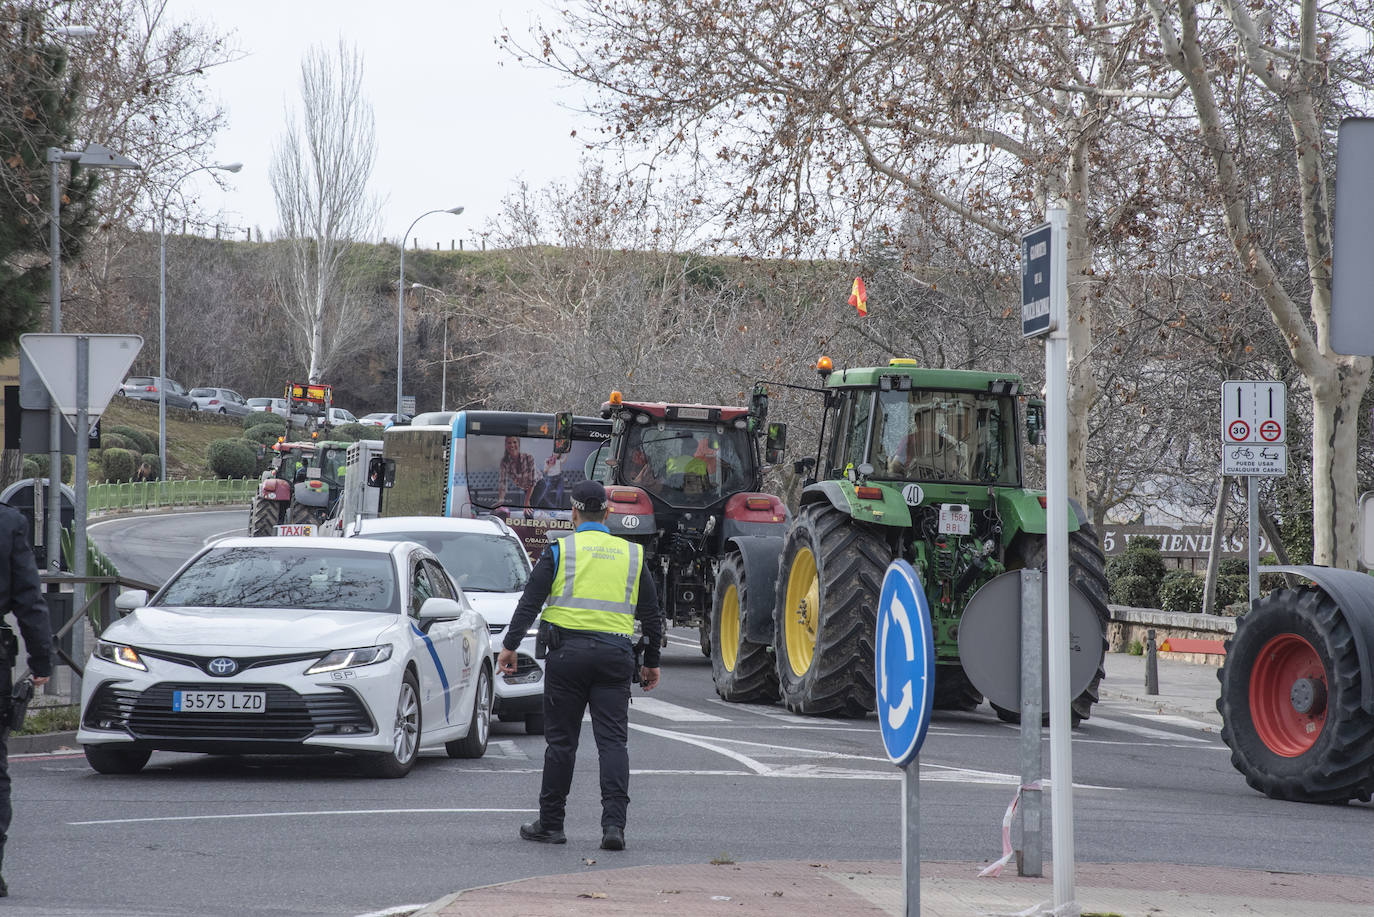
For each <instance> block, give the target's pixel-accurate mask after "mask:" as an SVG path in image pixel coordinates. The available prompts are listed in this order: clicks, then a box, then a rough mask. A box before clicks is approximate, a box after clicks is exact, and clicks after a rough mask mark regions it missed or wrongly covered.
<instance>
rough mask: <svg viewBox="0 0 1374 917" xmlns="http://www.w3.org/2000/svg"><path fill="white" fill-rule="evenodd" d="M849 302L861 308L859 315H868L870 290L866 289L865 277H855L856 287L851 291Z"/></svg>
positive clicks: (862, 316)
mask: <svg viewBox="0 0 1374 917" xmlns="http://www.w3.org/2000/svg"><path fill="white" fill-rule="evenodd" d="M849 304H850V305H851V306H853V307H854V308H855V309H858V310H859V317H860V318H866V317H867V316H868V290H866V289H864V279H863V278H862V277H855V278H854V289H852V290H850V291H849Z"/></svg>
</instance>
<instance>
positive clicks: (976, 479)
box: [869, 389, 1020, 485]
mask: <svg viewBox="0 0 1374 917" xmlns="http://www.w3.org/2000/svg"><path fill="white" fill-rule="evenodd" d="M869 461H870V462H871V463H872V465H873V469H874V475H873V476H874V477H875V478H883V479H887V480H900V481H953V482H959V483H978V484H1011V485H1017V484H1019V483H1020V480H1019V477H1020V476H1019V466H1018V462H1017V456H1016V411H1015V405H1014V404H1013V402H1012V399H1011V397H1010V396H1007V395H992V394H988V393H986V392H958V391H933V390H930V389H913V390H911V391H905V392H904V391H897V390H893V391H887V392H879V394H878V410H877V417H876V418H875V419H874V427H873V440H872V445H871V447H870V459H869Z"/></svg>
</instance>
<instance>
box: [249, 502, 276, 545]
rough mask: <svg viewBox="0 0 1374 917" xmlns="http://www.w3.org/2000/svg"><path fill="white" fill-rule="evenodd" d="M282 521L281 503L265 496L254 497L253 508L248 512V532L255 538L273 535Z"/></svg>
mask: <svg viewBox="0 0 1374 917" xmlns="http://www.w3.org/2000/svg"><path fill="white" fill-rule="evenodd" d="M280 522H281V505H280V504H279V503H278V502H277V501H276V500H267V499H264V498H263V497H260V496H259V497H254V498H253V508H252V509H251V510H250V511H249V513H248V534H249V535H251V536H253V537H254V538H261V537H263V536H266V535H271V534H273V533H274V532H275V531H276V528H277V525H278V523H280Z"/></svg>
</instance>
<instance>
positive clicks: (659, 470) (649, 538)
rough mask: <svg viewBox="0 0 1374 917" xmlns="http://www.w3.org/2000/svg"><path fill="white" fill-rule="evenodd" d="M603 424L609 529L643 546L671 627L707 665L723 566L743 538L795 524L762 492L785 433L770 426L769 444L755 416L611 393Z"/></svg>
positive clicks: (736, 410)
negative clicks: (688, 638)
mask: <svg viewBox="0 0 1374 917" xmlns="http://www.w3.org/2000/svg"><path fill="white" fill-rule="evenodd" d="M601 416H602V417H605V418H607V419H609V420H611V421H612V426H611V441H610V443H609V444H608V445H607V446H605V447H603V450H602V452H601V453H599V455H598V457H599V458H603V459H604V462H605V471H601V472H599V474H598V476H599V477H600V478H601V479H602V480H603V481H605V483H606V485H607V496H608V508H609V510H610V512H609V513H608V515H607V517H606V525H607V527H608V528H609V529H610V530H611V532H612V533H614V534H616V535H620V536H622V537H624V538H628V539H629V540H631V541H634V542H637V543H639V544H642V545H643V546H644V548H645V552H646V553H645V559H646V562H647V563H648V564H649V567H650V570H651V571H652V573H653V575H654V580H655V585H657V586H658V591H659V598H660V601H661V602H662V603H663V609H664V612H665V616H666V617H667V619H668V623H670V624H673V625H676V626H679V627H696V628H698V630H699V632H700V634H701V651H702V653H703V654H705V655H707V656H711V655H712V639H711V631H712V627H711V602H712V589H713V587H714V585H715V582H716V566H717V564H719V563H721V562H722V560H727V561H729V562H733V560H732V559H733V558H737V557H738V554H739V551H738V548H737V546H736V542H737V540H738V539H741V538H748V537H751V536H757V535H763V534H772V535H773V537H781V533H782V531H783V530H784V529H785V528H786V526H787V523H788V520H789V514H788V512H787V508H786V507H785V506H784V505H783V503H782V501H781V500H779V499H778V498H777V497H775V496H773V495H772V494H767V493H762V492H760V491H761V488H762V487H763V472H764V469H765V461H766V460H767V461H776V460H777V456H779V455H780V454H781V443H782V439H783V438H784V437H785V435H786V431H785V427H784V426H783V425H782V424H773V425H772V426H771V428H770V429H769V430H768V431H767V435H765V430H764V428H763V424H762V423H761V421H760V413H759V412H757V411H756V410H754V409H753V408H744V407H724V406H720V405H706V404H668V403H665V402H643V401H625V400H623V399H622V398H621V395H620V392H611V397H610V400H609V401H607V402H606V403H605V404H603V405H602V406H601Z"/></svg>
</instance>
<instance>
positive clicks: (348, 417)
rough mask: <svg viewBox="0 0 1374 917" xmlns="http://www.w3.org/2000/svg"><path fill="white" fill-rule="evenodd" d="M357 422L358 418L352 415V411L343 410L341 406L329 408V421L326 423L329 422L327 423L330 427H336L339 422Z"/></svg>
mask: <svg viewBox="0 0 1374 917" xmlns="http://www.w3.org/2000/svg"><path fill="white" fill-rule="evenodd" d="M357 422H358V418H356V417H354V416H353V412H352V411H345V410H344V409H343V408H330V409H329V421H328V423H329V425H330V426H331V427H337V426H339V425H340V424H345V423H357Z"/></svg>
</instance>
